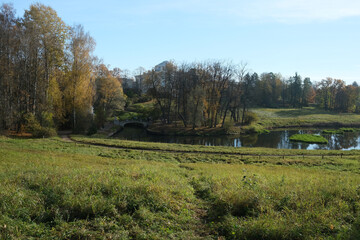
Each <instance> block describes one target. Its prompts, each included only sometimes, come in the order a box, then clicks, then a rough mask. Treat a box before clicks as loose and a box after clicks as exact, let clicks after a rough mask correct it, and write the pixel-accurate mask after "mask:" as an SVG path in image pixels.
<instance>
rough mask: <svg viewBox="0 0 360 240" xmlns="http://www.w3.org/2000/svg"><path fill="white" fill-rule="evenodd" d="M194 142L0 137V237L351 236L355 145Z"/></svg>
mask: <svg viewBox="0 0 360 240" xmlns="http://www.w3.org/2000/svg"><path fill="white" fill-rule="evenodd" d="M78 138H80V137H79V136H78ZM82 139H85V137H84V138H82ZM93 140H94V139H89V141H93ZM95 140H96V139H95ZM104 141H105V140H104ZM119 142H121V141H119ZM111 143H114V142H111ZM127 144H131V145H133V146H136V145H137V144H142V143H137V142H132V143H129V142H127ZM143 144H146V143H143ZM149 145H150V146H149V149H152V148H154V147H155V146H156V145H151V144H149ZM165 146H166V147H167V148H175V149H178V148H182V146H181V145H180V146H177V145H175V144H173V145H171V144H168V145H166V144H165ZM193 147H194V149H193V152H191V153H176V152H174V153H170V152H154V151H146V150H132V149H112V148H105V147H98V146H89V145H85V144H78V143H71V142H70V143H67V142H63V141H61V140H60V139H59V138H51V139H11V138H6V137H0V213H1V214H0V239H358V238H359V236H360V232H359V229H360V217H359V215H360V178H359V174H360V160H359V159H360V158H359V156H360V155H359V152H357V151H353V152H351V154H350V153H348V152H344V154H345V155H344V156H343V157H342V158H341V157H338V156H325V157H324V158H321V157H315V156H310V155H309V156H306V155H305V157H301V156H293V157H291V156H286V157H284V158H283V157H271V156H262V157H257V156H246V157H244V156H240V155H228V154H204V152H207V150H208V149H202V148H200V149H199V150H198V151H195V148H196V146H193ZM210 149H212V151H214V152H224V151H229V152H230V149H228V148H222V147H218V148H216V147H212V148H210ZM245 151H249V150H245ZM252 151H253V153H256V152H257V151H258V152H259V153H261V152H266V149H259V150H257V149H253V150H252ZM269 151H271V152H274V153H275V152H276V151H275V150H269ZM332 152H333V153H339V152H337V151H332ZM287 153H299V152H298V151H297V150H295V151H287ZM313 153H325V152H323V151H313Z"/></svg>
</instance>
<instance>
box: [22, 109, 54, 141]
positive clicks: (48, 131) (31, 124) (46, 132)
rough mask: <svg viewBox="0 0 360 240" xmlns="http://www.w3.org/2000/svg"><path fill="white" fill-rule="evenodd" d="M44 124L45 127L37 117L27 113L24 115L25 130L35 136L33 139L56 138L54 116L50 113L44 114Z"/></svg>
mask: <svg viewBox="0 0 360 240" xmlns="http://www.w3.org/2000/svg"><path fill="white" fill-rule="evenodd" d="M41 120H42V122H43V123H44V124H45V126H41V125H40V123H39V121H38V120H37V119H36V117H35V115H34V114H32V113H27V114H25V115H24V122H25V130H26V131H28V132H29V133H31V134H32V135H33V137H52V136H56V131H55V128H54V127H52V126H53V124H54V123H53V122H52V115H51V114H48V113H43V114H42V119H41Z"/></svg>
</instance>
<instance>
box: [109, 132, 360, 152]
mask: <svg viewBox="0 0 360 240" xmlns="http://www.w3.org/2000/svg"><path fill="white" fill-rule="evenodd" d="M305 133H308V134H320V133H321V130H282V131H272V132H270V133H269V134H260V135H259V134H251V135H225V136H206V137H200V136H157V135H151V134H148V133H147V132H146V130H145V129H143V128H139V127H133V126H131V127H130V126H129V127H128V126H126V127H125V128H124V129H123V130H122V131H121V132H119V133H118V134H116V135H115V136H114V137H115V138H119V139H127V140H136V141H147V142H164V143H181V144H193V145H206V146H232V147H267V148H278V149H308V150H311V149H327V150H352V149H360V132H354V133H352V132H349V133H344V134H328V135H322V136H324V137H325V138H326V139H327V140H328V141H329V143H328V144H309V143H301V142H292V141H290V140H289V137H290V136H291V135H293V134H305Z"/></svg>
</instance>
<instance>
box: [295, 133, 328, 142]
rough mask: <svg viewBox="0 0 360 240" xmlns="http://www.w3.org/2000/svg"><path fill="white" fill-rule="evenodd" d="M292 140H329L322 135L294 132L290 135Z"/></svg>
mask: <svg viewBox="0 0 360 240" xmlns="http://www.w3.org/2000/svg"><path fill="white" fill-rule="evenodd" d="M290 140H291V141H295V142H306V143H320V144H326V143H328V140H327V139H326V138H324V137H322V136H320V135H313V134H294V135H292V136H290Z"/></svg>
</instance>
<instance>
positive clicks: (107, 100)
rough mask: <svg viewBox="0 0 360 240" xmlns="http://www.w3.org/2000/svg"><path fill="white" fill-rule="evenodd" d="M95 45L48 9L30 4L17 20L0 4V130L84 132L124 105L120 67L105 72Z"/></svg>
mask: <svg viewBox="0 0 360 240" xmlns="http://www.w3.org/2000/svg"><path fill="white" fill-rule="evenodd" d="M94 48H95V40H94V39H93V38H92V37H91V36H90V34H89V33H87V32H86V31H85V30H84V28H83V27H82V26H81V25H75V26H68V25H67V24H66V23H64V22H63V21H62V19H61V18H60V17H59V16H58V15H57V13H56V12H55V10H53V9H52V8H51V7H48V6H44V5H42V4H33V5H31V6H30V9H29V10H26V11H25V13H24V16H23V17H22V18H17V17H15V11H14V9H13V7H12V6H11V5H9V4H3V5H2V6H1V8H0V109H1V111H0V129H1V128H2V129H12V130H16V131H23V130H24V129H22V128H24V127H28V128H30V129H28V130H31V132H33V133H35V135H39V136H44V135H53V134H55V133H54V129H55V128H57V129H59V128H60V129H61V128H71V129H73V130H74V131H84V130H86V129H88V128H90V127H91V126H92V125H96V124H100V125H101V124H102V123H103V121H104V119H106V116H108V115H111V112H112V111H113V109H116V108H122V107H123V104H124V95H123V92H122V87H121V82H120V80H119V78H120V77H119V70H118V69H116V68H115V69H113V70H109V69H108V68H107V66H106V65H105V64H103V63H102V61H101V60H99V59H97V58H96V57H95V56H94V55H93V51H94ZM94 114H95V115H94ZM94 116H96V118H95V117H94Z"/></svg>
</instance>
